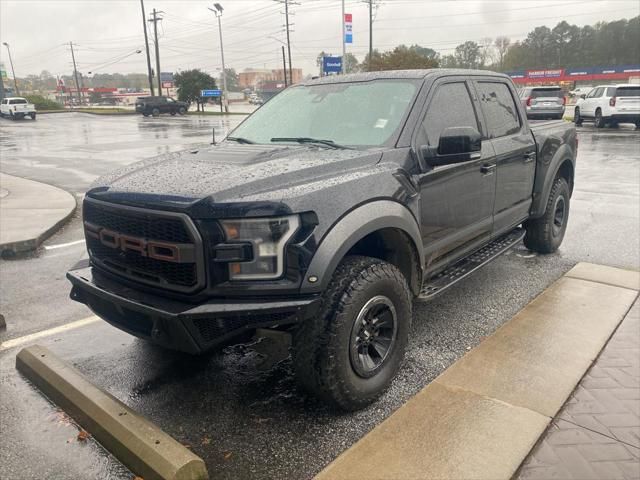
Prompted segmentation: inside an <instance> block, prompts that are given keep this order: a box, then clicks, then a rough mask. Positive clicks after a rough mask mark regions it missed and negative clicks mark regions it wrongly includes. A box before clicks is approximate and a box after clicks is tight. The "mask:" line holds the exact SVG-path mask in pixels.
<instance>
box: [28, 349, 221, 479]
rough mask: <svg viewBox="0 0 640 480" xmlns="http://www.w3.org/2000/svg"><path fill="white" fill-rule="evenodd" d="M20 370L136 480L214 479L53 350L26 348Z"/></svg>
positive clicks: (198, 462) (180, 447)
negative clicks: (129, 471)
mask: <svg viewBox="0 0 640 480" xmlns="http://www.w3.org/2000/svg"><path fill="white" fill-rule="evenodd" d="M16 368H17V369H18V370H19V371H20V372H21V373H22V374H23V375H24V376H25V377H27V379H29V380H30V381H31V382H32V383H34V384H35V385H36V386H37V387H38V388H39V389H40V390H41V391H42V392H43V393H44V394H45V395H46V396H47V397H48V398H49V399H50V400H51V401H53V402H54V403H56V404H57V405H58V406H59V407H60V408H62V409H63V410H64V411H65V412H66V413H67V414H68V415H69V416H71V417H72V418H73V419H74V420H75V421H77V422H78V423H79V424H80V425H81V426H82V427H83V428H84V429H86V430H87V431H88V432H89V433H90V434H91V435H93V437H94V438H95V439H96V440H97V441H98V442H100V444H102V445H103V446H104V447H105V448H106V449H107V450H108V451H109V452H111V453H112V454H113V455H114V456H115V457H116V458H117V459H118V460H120V461H121V462H122V463H123V464H124V465H126V466H127V467H128V468H129V469H131V471H132V472H134V473H135V474H136V475H139V476H141V477H143V478H144V479H145V480H152V479H171V480H207V479H208V478H209V475H208V473H207V469H206V466H205V464H204V462H203V461H202V459H201V458H200V457H198V456H196V455H195V454H193V453H192V452H191V451H189V450H188V449H187V448H186V447H184V446H183V445H181V444H180V443H178V442H177V441H176V440H174V439H173V438H171V437H170V436H169V435H167V434H166V433H164V432H163V431H162V430H160V428H158V427H157V426H156V425H154V424H153V423H151V422H150V421H149V420H147V419H146V418H144V417H142V416H141V415H139V414H138V413H136V412H134V411H133V410H131V409H130V408H129V407H127V406H126V405H125V404H124V403H122V402H121V401H120V400H118V399H117V398H115V397H113V396H112V395H110V394H109V393H107V392H105V391H103V390H101V389H100V388H98V387H97V386H95V385H93V384H92V383H91V382H89V381H88V380H87V379H86V378H85V377H84V376H83V375H82V374H81V373H80V372H79V371H77V370H76V369H75V368H73V367H72V366H70V365H68V364H66V363H65V362H63V361H62V360H61V359H59V358H58V357H56V356H55V355H54V354H53V353H52V352H51V351H49V350H48V349H47V348H45V347H42V346H40V345H32V346H29V347H26V348H23V349H22V350H21V351H20V352H19V353H18V355H17V357H16Z"/></svg>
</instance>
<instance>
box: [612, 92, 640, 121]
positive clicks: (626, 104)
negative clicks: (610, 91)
mask: <svg viewBox="0 0 640 480" xmlns="http://www.w3.org/2000/svg"><path fill="white" fill-rule="evenodd" d="M614 104H615V107H616V113H623V114H630V115H640V85H629V86H623V87H618V88H616V92H615V101H614Z"/></svg>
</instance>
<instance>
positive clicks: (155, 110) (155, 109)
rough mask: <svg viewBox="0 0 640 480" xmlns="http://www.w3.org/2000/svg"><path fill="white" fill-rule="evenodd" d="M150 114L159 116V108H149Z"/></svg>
mask: <svg viewBox="0 0 640 480" xmlns="http://www.w3.org/2000/svg"><path fill="white" fill-rule="evenodd" d="M151 115H153V116H154V117H157V116H159V115H160V110H158V109H157V108H154V109H153V110H151Z"/></svg>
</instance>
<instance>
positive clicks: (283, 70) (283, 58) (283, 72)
mask: <svg viewBox="0 0 640 480" xmlns="http://www.w3.org/2000/svg"><path fill="white" fill-rule="evenodd" d="M282 76H283V77H284V88H287V86H288V82H287V59H286V57H285V55H284V45H282Z"/></svg>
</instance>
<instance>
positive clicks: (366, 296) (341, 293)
mask: <svg viewBox="0 0 640 480" xmlns="http://www.w3.org/2000/svg"><path fill="white" fill-rule="evenodd" d="M410 327H411V294H410V291H409V287H408V285H407V281H406V279H405V278H404V276H403V275H402V273H401V272H400V271H399V270H398V269H397V268H396V267H395V266H393V265H391V264H389V263H387V262H384V261H382V260H379V259H376V258H370V257H361V256H350V257H346V258H345V259H344V260H343V261H342V262H341V263H340V265H339V266H338V268H337V269H336V272H335V274H334V276H333V278H332V280H331V283H330V284H329V286H328V287H327V290H326V292H325V293H324V295H323V298H322V306H321V307H320V311H319V312H318V314H317V315H316V316H315V317H314V318H310V319H308V320H306V321H305V322H303V323H302V324H300V326H299V327H298V329H297V331H296V332H295V334H294V338H293V364H294V368H295V371H296V376H297V379H298V382H299V383H300V384H301V385H302V386H303V387H304V388H305V389H306V390H308V391H309V392H310V393H312V394H314V395H316V396H318V397H320V398H321V399H323V400H324V401H326V402H327V403H329V404H331V405H332V406H334V407H338V408H340V409H342V410H357V409H360V408H363V407H366V406H367V405H369V404H370V403H372V402H374V401H375V400H376V399H377V398H378V397H379V396H380V395H381V394H382V393H383V392H384V391H385V390H386V389H387V388H388V387H389V385H390V383H391V381H392V380H393V378H394V377H395V376H396V374H397V372H398V370H399V368H400V365H401V363H402V359H403V357H404V350H405V348H406V345H407V340H408V336H409V329H410Z"/></svg>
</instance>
